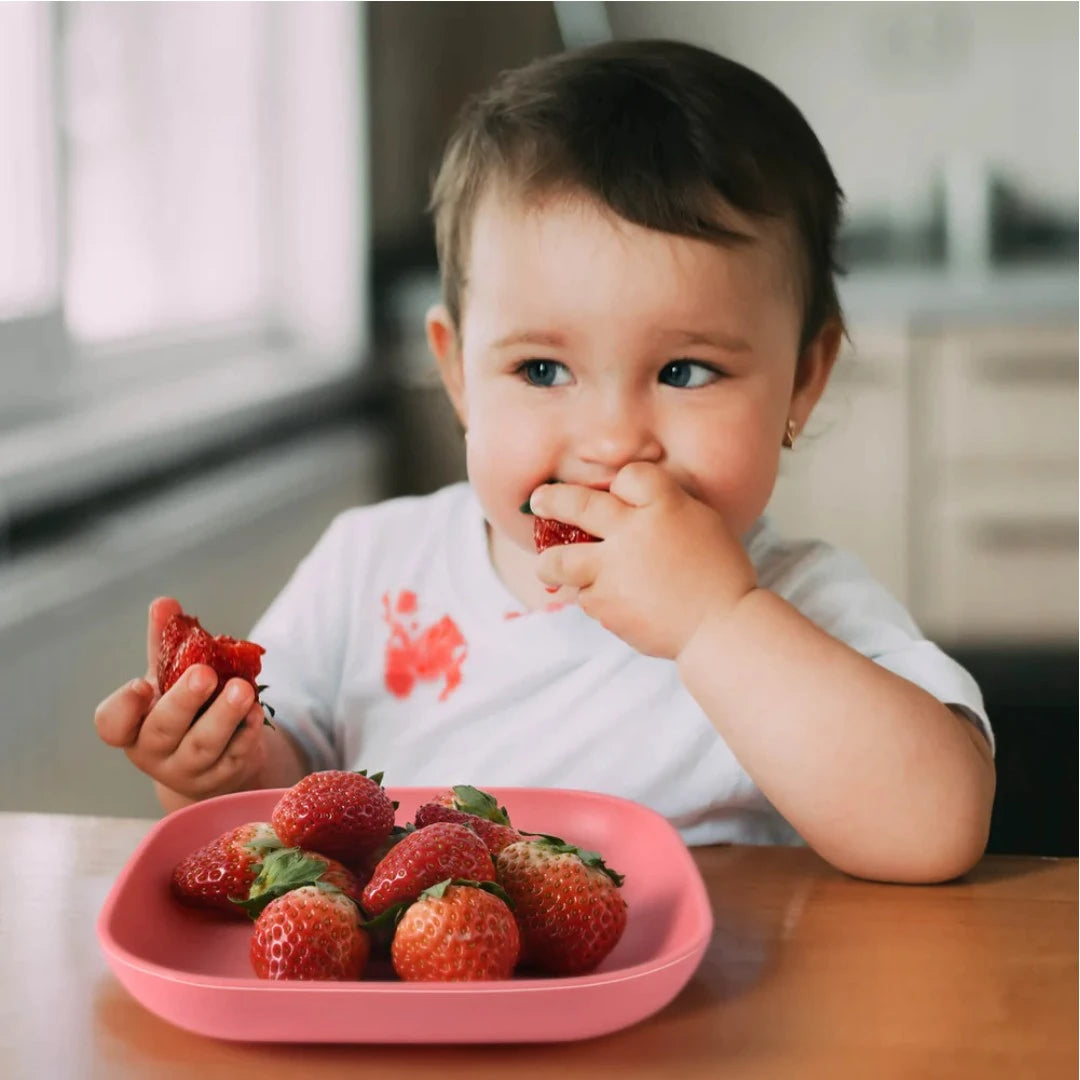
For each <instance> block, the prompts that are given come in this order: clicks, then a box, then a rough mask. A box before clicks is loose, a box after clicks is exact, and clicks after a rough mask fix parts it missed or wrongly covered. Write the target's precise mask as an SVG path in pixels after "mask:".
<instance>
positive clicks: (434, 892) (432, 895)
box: [416, 878, 514, 910]
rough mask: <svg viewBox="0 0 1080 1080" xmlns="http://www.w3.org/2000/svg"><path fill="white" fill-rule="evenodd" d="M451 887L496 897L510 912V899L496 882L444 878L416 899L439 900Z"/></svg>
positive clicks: (511, 904)
mask: <svg viewBox="0 0 1080 1080" xmlns="http://www.w3.org/2000/svg"><path fill="white" fill-rule="evenodd" d="M451 885H461V886H463V887H465V888H467V889H481V890H482V891H483V892H486V893H491V895H492V896H497V897H498V898H499V899H500V900H501V901H502V902H503V903H504V904H505V905H506V906H507V907H508V908H510V909H511V910H512V909H513V907H514V902H513V901H512V900H511V899H510V897H509V895H508V894H507V892H506V890H505V889H504V888H503V887H502V886H501V885H500V884H499V883H498V882H497V881H469V880H467V879H466V878H446V879H445V880H443V881H439V882H436V884H434V885H430V886H429V887H428V888H426V889H425V890H424V891H423V892H422V893H421V894H420V895H419V896H418V897H417V898H416V899H417V901H419V900H441V899H442V898H443V897H444V896H445V895H446V890H447V889H449V888H450V886H451Z"/></svg>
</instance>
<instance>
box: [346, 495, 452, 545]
mask: <svg viewBox="0 0 1080 1080" xmlns="http://www.w3.org/2000/svg"><path fill="white" fill-rule="evenodd" d="M472 500H473V495H472V489H471V488H470V486H469V485H468V484H467V483H460V484H451V485H450V486H448V487H444V488H440V489H439V490H438V491H435V492H433V493H431V494H430V495H402V496H399V497H397V498H394V499H385V500H383V501H382V502H378V503H372V504H370V505H368V506H354V507H350V509H348V510H343V511H342V512H341V513H340V514H338V515H337V516H336V517H335V518H334V519H333V520H332V521H331V523H330V525H329V527H328V528H327V530H326V535H327V536H332V537H334V538H335V539H337V540H338V541H339V542H342V541H345V540H353V541H360V540H364V541H369V542H370V541H372V540H377V539H389V538H392V537H394V536H396V535H397V534H398V533H400V532H403V531H404V532H410V533H413V534H415V531H416V530H418V529H420V528H424V527H429V526H431V525H433V524H435V523H437V522H439V521H440V520H443V521H450V520H451V519H453V518H454V517H455V516H457V515H458V514H459V513H461V512H462V511H463V510H464V509H465V508H466V507H468V506H470V505H471V504H472Z"/></svg>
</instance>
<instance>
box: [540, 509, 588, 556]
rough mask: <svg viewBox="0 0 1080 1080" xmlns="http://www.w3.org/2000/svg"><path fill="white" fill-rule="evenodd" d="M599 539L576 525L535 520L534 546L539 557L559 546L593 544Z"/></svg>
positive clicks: (551, 520)
mask: <svg viewBox="0 0 1080 1080" xmlns="http://www.w3.org/2000/svg"><path fill="white" fill-rule="evenodd" d="M599 539H600V538H599V537H598V536H593V535H592V534H591V533H587V532H585V530H584V529H579V528H578V527H577V526H576V525H567V524H566V522H565V521H555V520H554V519H553V518H542V517H538V518H534V519H533V544H535V545H536V553H537V555H539V554H540V552H541V551H546V550H547V549H548V548H549V547H555V546H556V545H557V544H592V543H596V542H597V541H598V540H599Z"/></svg>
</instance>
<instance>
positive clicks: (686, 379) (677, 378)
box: [660, 360, 720, 390]
mask: <svg viewBox="0 0 1080 1080" xmlns="http://www.w3.org/2000/svg"><path fill="white" fill-rule="evenodd" d="M719 378H720V372H719V371H717V370H716V368H714V367H711V366H710V365H708V364H703V363H701V362H700V361H698V360H672V362H671V363H670V364H665V365H664V366H663V368H661V370H660V381H661V382H662V383H663V384H664V385H665V386H675V387H678V388H679V389H680V390H683V389H685V390H696V389H697V388H698V387H699V386H708V385H709V383H713V382H716V380H717V379H719Z"/></svg>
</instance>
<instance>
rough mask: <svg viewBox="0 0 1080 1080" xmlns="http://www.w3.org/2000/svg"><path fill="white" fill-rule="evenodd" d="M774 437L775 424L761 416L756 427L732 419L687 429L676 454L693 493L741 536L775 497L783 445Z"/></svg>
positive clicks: (673, 455) (675, 456)
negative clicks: (773, 494)
mask: <svg viewBox="0 0 1080 1080" xmlns="http://www.w3.org/2000/svg"><path fill="white" fill-rule="evenodd" d="M771 435H772V432H771V425H769V424H765V423H763V422H762V419H761V418H760V417H756V418H755V419H754V422H752V423H750V422H748V423H737V422H735V418H729V421H728V422H727V423H713V424H710V425H707V426H703V427H702V428H698V429H697V430H696V431H689V430H685V429H684V431H683V432H682V433H681V438H680V445H679V448H678V450H676V451H674V452H673V453H672V458H673V459H674V461H675V462H677V464H676V471H678V472H684V471H685V473H686V474H687V479H686V485H685V486H686V487H687V488H688V490H689V491H690V493H691V494H692V495H694V496H695V497H696V498H698V499H700V500H701V501H702V502H704V503H705V504H706V505H708V506H711V507H712V508H713V509H714V510H716V511H717V512H718V513H719V514H720V515H721V516H722V517H723V518H724V520H725V522H727V524H728V527H729V528H730V529H731V530H732V531H733V532H734V533H735V534H736V535H739V536H741V535H742V534H743V533H745V532H746V531H747V530H748V529H749V528H750V526H751V525H753V523H754V521H755V520H756V519H757V518H758V517H759V516H760V515H761V513H762V511H763V510H764V509H765V506H766V504H767V503H768V501H769V498H770V496H771V495H772V490H773V486H774V484H775V483H776V474H777V469H778V467H779V462H780V444H779V442H778V441H777V440H775V439H773V438H772V437H771ZM672 449H673V448H671V447H670V446H669V450H672Z"/></svg>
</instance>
